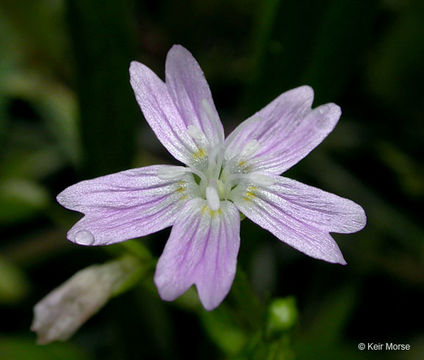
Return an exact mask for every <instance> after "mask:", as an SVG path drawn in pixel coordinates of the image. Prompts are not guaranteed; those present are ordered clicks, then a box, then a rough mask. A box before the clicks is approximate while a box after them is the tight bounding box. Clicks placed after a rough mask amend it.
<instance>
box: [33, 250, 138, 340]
mask: <svg viewBox="0 0 424 360" xmlns="http://www.w3.org/2000/svg"><path fill="white" fill-rule="evenodd" d="M140 270H141V264H140V263H139V261H138V260H137V259H135V258H134V257H130V256H126V257H123V258H121V259H119V260H114V261H111V262H108V263H105V264H103V265H93V266H90V267H88V268H85V269H83V270H80V271H78V272H77V273H76V274H75V275H73V276H72V277H71V278H70V279H68V280H67V281H65V282H64V283H63V284H62V285H60V286H59V287H58V288H56V289H55V290H53V291H52V292H51V293H49V294H48V295H47V296H46V297H44V298H43V299H42V300H41V301H40V302H38V303H37V304H36V305H35V307H34V320H33V323H32V325H31V330H32V331H35V332H36V333H37V337H38V339H37V340H38V343H39V344H48V343H51V342H53V341H56V340H61V341H65V340H67V339H69V338H70V337H71V336H72V335H73V334H74V333H75V332H76V331H77V330H78V328H79V327H80V326H81V325H82V324H83V323H84V322H85V321H87V320H88V319H89V318H90V317H91V316H92V315H93V314H95V313H96V312H97V311H98V310H100V309H101V308H102V307H103V305H105V304H106V302H107V301H108V300H109V299H110V298H111V297H112V296H114V295H116V294H117V293H120V292H121V291H122V288H125V289H126V288H127V285H128V282H131V280H135V277H136V278H137V279H138V276H137V275H139V274H140V273H141V272H140Z"/></svg>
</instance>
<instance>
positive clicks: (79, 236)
mask: <svg viewBox="0 0 424 360" xmlns="http://www.w3.org/2000/svg"><path fill="white" fill-rule="evenodd" d="M74 240H75V242H76V243H77V244H79V245H93V244H94V240H95V239H94V235H93V234H92V233H91V232H89V231H87V230H81V231H78V232H77V233H76V234H75V238H74Z"/></svg>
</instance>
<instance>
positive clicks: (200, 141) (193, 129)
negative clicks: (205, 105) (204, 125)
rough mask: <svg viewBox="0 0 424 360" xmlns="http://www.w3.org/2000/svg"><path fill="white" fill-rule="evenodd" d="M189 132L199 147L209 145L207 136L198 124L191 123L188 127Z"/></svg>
mask: <svg viewBox="0 0 424 360" xmlns="http://www.w3.org/2000/svg"><path fill="white" fill-rule="evenodd" d="M187 132H188V134H189V135H190V136H191V138H192V139H193V140H194V142H195V143H196V145H197V146H198V147H201V148H203V147H206V146H207V144H208V140H207V139H206V136H205V134H204V133H203V131H202V130H201V129H199V128H198V127H197V126H194V125H189V126H188V127H187Z"/></svg>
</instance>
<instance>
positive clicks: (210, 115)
mask: <svg viewBox="0 0 424 360" xmlns="http://www.w3.org/2000/svg"><path fill="white" fill-rule="evenodd" d="M202 106H203V109H204V110H205V114H206V116H207V117H208V118H209V120H210V122H211V124H212V126H213V129H212V130H214V131H215V133H216V134H219V133H220V130H219V127H218V126H219V122H220V120H219V118H218V116H217V114H216V113H215V112H214V111H213V110H212V107H211V106H210V104H209V102H208V101H207V100H206V99H203V100H202Z"/></svg>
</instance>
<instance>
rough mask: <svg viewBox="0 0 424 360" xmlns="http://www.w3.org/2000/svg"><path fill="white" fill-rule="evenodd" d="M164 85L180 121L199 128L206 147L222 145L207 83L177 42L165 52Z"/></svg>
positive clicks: (220, 128)
mask: <svg viewBox="0 0 424 360" xmlns="http://www.w3.org/2000/svg"><path fill="white" fill-rule="evenodd" d="M166 85H167V87H168V90H169V94H170V95H171V97H172V99H173V100H174V103H175V106H176V108H177V109H178V111H179V112H180V114H181V117H182V119H183V121H184V122H185V123H186V124H187V125H192V126H195V127H196V128H198V129H200V130H201V131H202V132H203V134H205V135H206V137H207V140H208V142H209V146H210V147H212V146H216V145H219V144H222V143H223V142H224V128H223V126H222V123H221V121H220V119H219V115H218V112H217V111H216V108H215V105H214V102H213V99H212V94H211V91H210V89H209V85H208V83H207V81H206V79H205V76H204V74H203V71H202V69H201V68H200V66H199V64H198V63H197V61H196V59H195V58H194V57H193V55H191V53H190V52H189V51H188V50H187V49H185V48H184V47H182V46H181V45H174V46H173V47H172V48H171V50H169V52H168V56H167V58H166Z"/></svg>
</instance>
